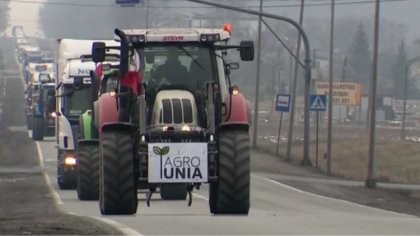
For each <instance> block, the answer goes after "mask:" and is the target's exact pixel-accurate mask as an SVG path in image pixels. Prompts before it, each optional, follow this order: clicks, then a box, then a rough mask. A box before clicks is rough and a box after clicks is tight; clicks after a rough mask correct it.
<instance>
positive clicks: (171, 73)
mask: <svg viewBox="0 0 420 236" xmlns="http://www.w3.org/2000/svg"><path fill="white" fill-rule="evenodd" d="M178 57H179V52H178V49H177V48H175V47H171V48H169V49H168V54H167V56H166V61H165V63H164V64H162V65H160V66H158V67H157V68H156V71H155V73H154V79H155V80H156V82H157V85H158V86H162V85H187V82H188V75H189V73H188V69H187V67H185V66H183V65H182V64H181V62H180V61H179V60H178Z"/></svg>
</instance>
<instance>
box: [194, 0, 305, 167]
mask: <svg viewBox="0 0 420 236" xmlns="http://www.w3.org/2000/svg"><path fill="white" fill-rule="evenodd" d="M187 1H190V2H195V3H201V4H205V5H209V6H214V7H221V8H224V9H229V10H232V11H239V12H244V13H248V14H251V15H257V16H264V17H268V18H272V19H276V20H280V21H285V22H287V23H289V24H291V25H293V26H294V27H295V28H296V29H297V30H298V31H299V35H301V36H302V40H303V45H304V46H305V60H304V65H305V114H304V130H305V132H304V147H303V155H304V159H305V160H309V144H310V143H309V140H310V124H309V121H310V120H309V118H310V117H309V113H310V104H309V99H310V86H311V47H310V44H309V39H308V36H307V35H306V33H305V31H304V30H303V28H302V27H301V26H300V25H299V24H298V23H297V22H296V21H294V20H292V19H290V18H288V17H284V16H279V15H275V14H270V13H265V12H261V11H254V10H249V9H244V8H239V7H234V6H231V5H227V4H221V3H217V2H213V1H205V0H187ZM302 1H303V0H302Z"/></svg>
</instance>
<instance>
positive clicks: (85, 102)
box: [63, 85, 92, 116]
mask: <svg viewBox="0 0 420 236" xmlns="http://www.w3.org/2000/svg"><path fill="white" fill-rule="evenodd" d="M63 94H66V96H64V97H63V102H64V114H65V115H66V116H80V115H81V114H83V112H85V111H86V110H87V109H90V107H91V103H92V102H91V91H90V89H89V88H82V89H80V90H74V89H73V85H70V86H64V91H63Z"/></svg>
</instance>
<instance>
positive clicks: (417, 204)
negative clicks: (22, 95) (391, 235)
mask: <svg viewBox="0 0 420 236" xmlns="http://www.w3.org/2000/svg"><path fill="white" fill-rule="evenodd" d="M251 169H252V171H253V172H255V173H261V174H264V175H267V174H268V175H269V176H270V177H269V178H271V179H273V180H276V181H279V182H282V183H284V184H287V185H290V186H292V187H295V188H298V189H301V190H304V191H308V192H311V193H315V194H319V195H323V196H327V197H331V198H336V199H343V200H346V201H350V202H354V203H358V204H362V205H366V206H371V207H376V208H381V209H385V210H390V211H395V212H400V213H406V214H410V215H416V216H420V190H409V189H400V188H399V187H400V186H396V187H395V188H392V187H387V188H381V187H378V188H375V189H368V188H365V187H363V186H364V182H363V181H360V182H357V181H349V180H347V179H345V178H343V177H340V176H326V175H325V173H324V172H323V170H321V169H317V168H315V167H303V166H301V165H300V163H299V160H298V159H297V158H295V159H294V161H292V162H286V161H285V160H284V159H283V158H281V157H279V156H276V155H272V154H269V153H267V149H254V150H253V151H252V156H251Z"/></svg>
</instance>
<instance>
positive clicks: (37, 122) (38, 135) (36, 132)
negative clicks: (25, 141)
mask: <svg viewBox="0 0 420 236" xmlns="http://www.w3.org/2000/svg"><path fill="white" fill-rule="evenodd" d="M32 139H33V140H36V141H42V140H44V119H43V117H42V116H34V118H33V127H32Z"/></svg>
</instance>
